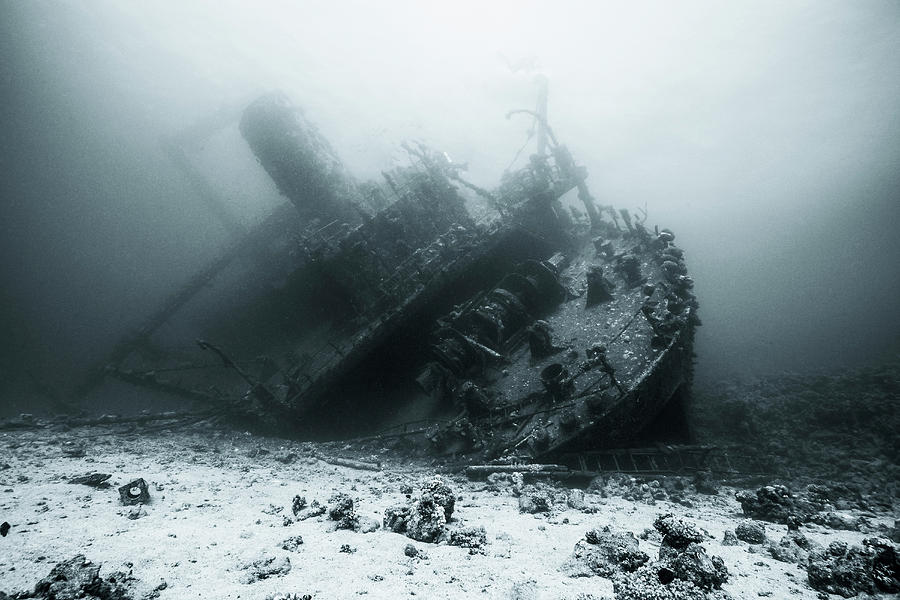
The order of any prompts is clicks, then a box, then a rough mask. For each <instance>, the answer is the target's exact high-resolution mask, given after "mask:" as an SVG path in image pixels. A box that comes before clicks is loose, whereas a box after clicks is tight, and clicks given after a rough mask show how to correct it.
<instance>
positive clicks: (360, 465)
mask: <svg viewBox="0 0 900 600" xmlns="http://www.w3.org/2000/svg"><path fill="white" fill-rule="evenodd" d="M316 458H318V459H319V460H321V461H322V462H326V463H328V464H330V465H337V466H339V467H349V468H351V469H359V470H361V471H380V470H381V463H380V462H377V463H370V462H363V461H360V460H352V459H349V458H340V457H337V456H322V455H320V454H317V455H316Z"/></svg>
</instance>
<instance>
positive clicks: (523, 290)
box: [84, 92, 699, 459]
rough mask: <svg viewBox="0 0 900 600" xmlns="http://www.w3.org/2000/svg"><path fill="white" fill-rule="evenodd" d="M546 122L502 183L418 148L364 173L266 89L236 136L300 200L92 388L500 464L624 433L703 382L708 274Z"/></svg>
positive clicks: (120, 353) (230, 255) (156, 319)
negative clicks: (696, 366)
mask: <svg viewBox="0 0 900 600" xmlns="http://www.w3.org/2000/svg"><path fill="white" fill-rule="evenodd" d="M522 112H530V111H522ZM533 116H534V118H535V119H536V121H537V123H538V126H539V128H540V131H541V135H540V136H539V138H540V143H539V147H538V152H537V153H536V154H534V155H533V156H531V158H530V160H529V162H528V164H527V165H526V166H525V167H524V168H522V169H520V170H518V171H515V172H512V173H507V174H506V175H504V177H503V179H502V181H501V182H500V184H499V185H498V186H497V187H496V188H495V189H492V190H486V189H483V188H480V187H478V186H476V185H473V184H471V183H469V182H467V181H466V180H465V179H464V178H463V175H462V172H463V170H464V167H463V165H459V164H456V163H454V162H452V161H451V160H450V159H449V158H448V157H447V156H446V155H445V154H442V153H439V152H435V151H433V150H431V149H429V148H427V147H425V146H423V145H420V144H416V145H407V146H406V150H407V152H408V153H409V156H410V164H409V165H408V166H406V167H401V168H396V169H394V170H392V171H390V172H384V173H383V181H382V182H359V181H357V180H355V179H354V178H353V177H352V176H351V175H350V174H349V173H348V172H347V171H346V169H345V168H344V167H343V165H342V163H341V161H340V160H339V158H338V157H337V155H336V153H335V152H334V151H333V149H332V148H331V146H330V144H329V143H328V141H327V140H326V139H325V138H324V137H323V136H322V135H321V134H320V133H319V131H318V130H317V129H316V127H315V126H314V125H313V124H312V123H310V122H309V120H308V119H307V118H306V117H305V115H304V114H303V112H302V111H301V110H300V109H299V108H298V107H296V106H295V105H294V104H293V103H292V102H291V101H290V100H289V99H288V98H287V97H286V96H285V95H284V94H281V93H277V92H276V93H271V94H267V95H264V96H263V97H261V98H259V99H257V100H255V101H254V102H252V103H251V104H250V105H249V106H247V107H246V108H245V109H244V110H243V112H242V113H241V116H240V125H239V128H240V132H241V135H242V136H243V137H244V139H245V140H246V141H247V143H248V145H249V147H250V149H251V150H252V151H253V154H254V155H255V156H256V158H257V160H258V161H259V163H260V165H262V167H263V168H264V169H265V171H266V173H267V174H268V175H269V176H270V177H271V179H272V180H273V181H274V182H275V184H276V186H277V187H278V190H279V191H280V192H281V194H283V195H284V196H285V197H287V199H288V200H290V205H286V206H289V207H290V208H285V207H282V208H280V209H278V210H276V211H275V212H274V213H273V214H272V216H270V217H269V218H268V219H266V220H265V221H263V223H262V224H260V225H259V226H258V227H257V229H256V230H255V231H253V232H250V233H247V234H245V235H244V236H243V238H242V239H243V241H241V242H240V243H237V244H235V245H234V246H233V247H232V248H231V249H230V250H228V251H226V252H225V253H223V256H222V257H221V258H220V259H218V260H217V261H215V262H214V263H213V264H211V265H210V266H209V267H208V268H207V269H205V270H204V271H203V272H202V273H201V274H199V275H198V277H197V278H195V279H194V280H192V281H191V282H189V283H188V284H187V285H186V286H185V287H184V288H183V289H181V290H179V291H177V292H176V293H175V294H173V296H172V297H171V298H170V299H169V301H168V302H166V303H165V304H164V306H163V307H162V308H161V309H160V311H158V312H157V313H155V314H154V315H152V316H151V318H150V319H149V320H148V323H147V325H146V326H145V327H144V328H142V329H141V330H140V331H139V332H138V333H137V334H135V335H133V336H130V337H129V338H127V339H125V340H123V341H122V343H120V344H119V345H118V346H117V347H116V349H115V350H114V351H113V353H112V355H111V356H110V359H109V360H108V361H107V363H106V364H105V365H104V366H103V368H102V369H99V370H97V371H95V373H94V375H93V377H92V378H91V379H90V380H88V381H87V382H86V383H85V386H84V391H87V390H89V389H91V388H93V387H96V386H97V385H98V384H99V383H100V382H102V381H103V380H104V379H105V378H108V377H113V378H117V379H120V380H122V381H126V382H128V383H129V384H132V385H141V386H145V387H148V388H152V389H155V390H158V391H161V392H163V393H166V394H175V395H178V396H181V397H184V398H188V399H190V400H192V401H202V402H211V403H214V404H216V405H218V406H219V407H221V408H222V410H226V411H228V412H229V413H230V414H233V415H241V416H242V417H250V418H252V419H254V420H256V421H259V422H261V423H264V424H268V425H270V426H278V427H279V428H280V429H281V430H283V431H289V432H293V433H295V434H297V435H300V436H305V437H311V438H315V437H320V438H321V437H341V436H344V437H347V436H357V437H358V436H366V435H369V436H371V435H377V436H379V437H380V438H382V439H384V440H390V439H394V440H396V439H403V440H417V441H420V442H422V443H423V444H426V445H427V446H428V447H429V448H430V449H432V450H434V451H438V452H454V453H474V454H479V455H483V456H487V457H500V456H511V455H514V456H518V457H524V458H530V459H533V458H538V457H544V456H548V455H553V454H554V453H559V452H563V451H567V450H571V449H574V448H594V447H614V446H617V445H623V444H627V443H628V442H629V441H630V440H632V439H633V438H634V437H635V435H636V434H637V433H639V432H640V431H641V430H642V429H644V428H645V427H646V426H647V425H648V423H650V422H651V421H652V420H653V419H654V418H655V417H656V416H658V415H659V414H660V412H661V411H662V410H663V408H664V406H665V405H666V404H667V403H669V402H670V401H671V400H672V398H673V397H678V396H679V395H680V394H683V393H684V391H685V390H686V388H687V386H689V384H690V378H691V371H692V356H693V355H692V343H693V332H694V328H695V326H696V325H697V324H698V323H699V321H698V319H697V317H696V308H697V302H696V299H695V298H694V295H693V293H692V285H693V282H692V280H691V278H690V277H689V275H688V273H687V269H686V266H685V262H684V256H683V252H682V251H681V249H679V248H678V247H677V246H675V245H674V243H673V242H674V235H673V234H672V233H671V232H670V231H668V230H661V231H660V230H658V229H654V230H649V229H647V228H646V227H645V225H644V221H643V220H641V219H636V218H633V217H632V215H630V214H629V213H628V211H625V210H621V211H617V210H614V209H613V208H611V207H606V206H600V207H598V206H596V205H595V202H594V199H593V197H592V196H591V194H590V192H589V190H588V187H587V185H586V181H585V180H586V177H587V173H586V171H585V170H584V169H583V168H581V167H579V166H577V165H576V162H575V160H574V159H573V157H572V156H571V154H570V153H569V151H568V150H567V148H566V147H565V146H564V145H562V144H559V143H557V141H556V139H555V138H554V136H553V134H552V131H551V130H550V129H549V127H548V126H547V125H546V122H545V120H544V118H543V116H542V115H541V114H533ZM171 148H175V149H176V150H177V146H172V147H171ZM172 156H173V160H176V162H177V163H178V164H180V165H181V166H182V167H184V168H186V169H187V170H188V171H189V172H190V169H189V168H188V167H187V163H186V162H185V156H184V154H183V153H180V152H177V151H173V153H172ZM196 179H197V178H196V176H195V177H194V180H196ZM201 183H202V182H201ZM201 187H202V185H201ZM291 209H292V210H291ZM645 217H646V216H645ZM248 256H252V257H253V258H252V259H248ZM204 295H205V296H206V298H203V296H204ZM192 337H193V338H197V339H196V343H194V344H192V345H190V344H185V343H184V342H185V341H190V340H191V339H192ZM173 340H178V341H176V342H174V343H173ZM204 357H213V358H214V360H212V361H209V360H208V359H206V358H204Z"/></svg>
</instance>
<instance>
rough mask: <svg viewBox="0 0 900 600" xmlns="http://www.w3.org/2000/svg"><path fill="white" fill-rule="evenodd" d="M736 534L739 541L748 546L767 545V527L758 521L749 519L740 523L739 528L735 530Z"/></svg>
mask: <svg viewBox="0 0 900 600" xmlns="http://www.w3.org/2000/svg"><path fill="white" fill-rule="evenodd" d="M734 534H735V536H737V539H739V540H742V541H744V542H747V543H748V544H764V543H766V527H765V525H763V524H762V523H759V522H757V521H751V520H749V519H747V520H745V521H742V522H740V523H738V526H737V527H735V528H734Z"/></svg>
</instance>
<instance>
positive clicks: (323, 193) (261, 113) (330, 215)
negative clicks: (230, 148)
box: [240, 92, 361, 225]
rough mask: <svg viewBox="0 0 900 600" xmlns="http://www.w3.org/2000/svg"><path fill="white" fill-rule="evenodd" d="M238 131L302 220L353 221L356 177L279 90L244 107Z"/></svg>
mask: <svg viewBox="0 0 900 600" xmlns="http://www.w3.org/2000/svg"><path fill="white" fill-rule="evenodd" d="M240 130H241V135H243V136H244V139H245V140H247V143H248V144H249V145H250V148H251V149H252V150H253V154H255V155H256V158H257V160H259V162H260V164H262V166H263V168H264V169H265V170H266V172H267V173H268V174H269V176H270V177H271V178H272V180H273V181H274V182H275V185H277V186H278V190H279V191H280V192H281V193H282V194H284V195H285V196H287V198H288V199H289V200H290V201H291V202H293V203H294V206H296V207H297V210H298V211H299V212H300V214H301V216H302V217H303V219H304V220H306V221H311V220H313V219H320V220H321V222H322V223H323V224H327V223H330V222H332V221H340V222H343V223H349V224H354V225H355V224H358V223H359V222H360V221H361V212H360V209H359V207H358V205H357V202H356V200H357V198H358V188H357V183H356V181H355V180H354V179H353V178H352V177H351V176H350V175H349V174H348V173H347V171H346V169H345V168H344V165H343V164H342V163H341V160H340V159H339V158H338V156H337V154H336V153H335V152H334V149H333V148H332V147H331V144H329V143H328V140H327V139H325V137H324V136H322V134H321V133H319V130H318V129H317V128H316V127H315V125H313V124H312V123H310V122H309V120H307V118H306V117H305V116H304V114H303V111H302V109H300V107H298V106H296V105H294V104H293V103H292V102H291V100H290V99H289V98H288V97H287V95H285V94H284V93H283V92H270V93H267V94H265V95H263V96H262V97H260V98H258V99H257V100H256V101H254V102H253V103H252V104H250V106H248V107H247V108H246V109H245V110H244V114H243V115H242V116H241V123H240Z"/></svg>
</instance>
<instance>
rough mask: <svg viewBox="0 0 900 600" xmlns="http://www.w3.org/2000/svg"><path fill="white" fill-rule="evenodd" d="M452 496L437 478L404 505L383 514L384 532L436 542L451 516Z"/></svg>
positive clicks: (452, 508)
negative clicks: (385, 530)
mask: <svg viewBox="0 0 900 600" xmlns="http://www.w3.org/2000/svg"><path fill="white" fill-rule="evenodd" d="M455 505H456V496H455V494H454V493H453V490H452V489H450V486H448V485H447V484H446V482H445V481H444V480H443V479H441V478H440V477H433V478H431V479H430V480H428V481H426V482H425V483H424V484H423V485H422V488H421V490H420V492H419V495H418V496H416V497H410V500H409V502H408V503H407V504H406V505H400V506H392V507H390V508H388V509H387V510H386V511H385V513H384V523H383V524H384V528H385V529H387V530H388V531H393V532H394V533H403V534H406V536H407V537H409V538H412V539H414V540H417V541H420V542H429V543H431V542H437V541H438V540H439V539H440V538H441V537H442V536H443V535H444V530H445V526H446V524H447V522H448V520H449V519H450V516H451V515H452V514H453V510H454V507H455Z"/></svg>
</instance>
